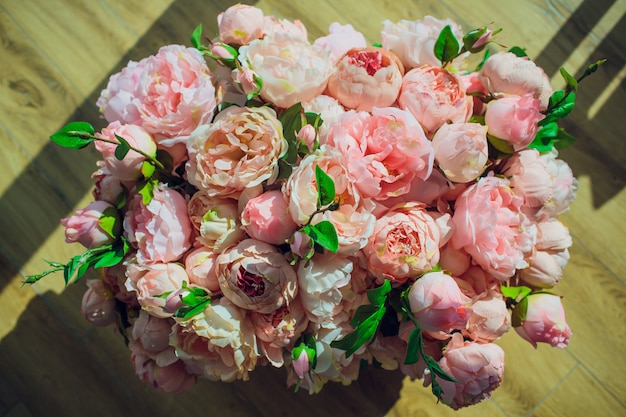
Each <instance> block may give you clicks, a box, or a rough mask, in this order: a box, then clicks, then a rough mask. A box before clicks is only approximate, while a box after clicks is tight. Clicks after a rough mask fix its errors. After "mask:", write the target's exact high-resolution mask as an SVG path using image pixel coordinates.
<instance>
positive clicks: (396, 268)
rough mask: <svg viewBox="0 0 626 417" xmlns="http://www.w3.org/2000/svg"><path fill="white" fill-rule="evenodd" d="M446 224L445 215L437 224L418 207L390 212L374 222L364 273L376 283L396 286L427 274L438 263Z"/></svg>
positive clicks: (396, 209) (366, 249) (417, 204)
mask: <svg viewBox="0 0 626 417" xmlns="http://www.w3.org/2000/svg"><path fill="white" fill-rule="evenodd" d="M449 220H450V215H448V214H446V215H444V216H442V217H441V218H439V219H438V220H437V219H436V218H435V217H433V216H431V214H430V213H429V212H427V211H426V206H424V205H423V204H421V203H406V204H404V205H399V206H396V207H394V208H392V209H390V210H389V211H387V212H386V213H385V214H384V215H383V216H381V217H380V218H379V219H378V220H377V221H376V226H375V229H374V234H373V235H372V237H371V238H370V240H369V243H368V245H367V246H366V247H365V248H364V253H365V256H366V258H367V265H368V269H369V270H370V272H371V273H372V274H374V276H376V277H377V278H378V279H379V280H380V281H383V280H385V279H388V280H390V281H392V282H396V283H402V282H406V281H407V280H413V279H416V278H417V277H419V276H420V275H422V274H423V273H425V272H428V271H430V270H431V269H433V267H434V266H435V265H437V263H438V262H439V248H440V247H441V246H443V244H444V243H445V240H444V237H445V235H446V233H447V227H446V226H447V223H448V222H449ZM442 226H443V227H442ZM444 228H445V230H443V229H444Z"/></svg>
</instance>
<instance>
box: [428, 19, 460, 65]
mask: <svg viewBox="0 0 626 417" xmlns="http://www.w3.org/2000/svg"><path fill="white" fill-rule="evenodd" d="M460 46H461V45H460V44H459V41H458V39H457V38H456V36H454V33H452V28H451V27H450V25H446V27H444V28H443V29H442V30H441V32H440V33H439V37H438V38H437V42H435V51H434V52H435V56H436V57H437V59H439V60H440V61H441V63H442V64H443V65H444V66H445V64H447V63H448V62H452V60H453V59H454V58H456V57H457V56H459V48H460Z"/></svg>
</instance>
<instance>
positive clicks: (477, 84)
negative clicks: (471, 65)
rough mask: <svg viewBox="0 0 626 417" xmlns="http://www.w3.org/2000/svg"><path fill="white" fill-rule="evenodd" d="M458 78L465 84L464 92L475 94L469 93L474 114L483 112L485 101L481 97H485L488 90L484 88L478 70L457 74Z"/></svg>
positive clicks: (478, 114)
mask: <svg viewBox="0 0 626 417" xmlns="http://www.w3.org/2000/svg"><path fill="white" fill-rule="evenodd" d="M459 78H460V79H461V81H463V84H464V85H465V93H466V94H468V95H470V93H474V94H475V95H471V97H472V101H473V102H474V105H473V113H474V115H477V116H480V115H483V114H484V113H485V108H486V103H485V102H484V101H483V100H482V98H484V97H486V96H487V95H488V94H489V91H487V89H486V88H485V86H484V85H483V83H482V81H481V80H480V73H479V72H475V71H474V72H469V73H464V74H459Z"/></svg>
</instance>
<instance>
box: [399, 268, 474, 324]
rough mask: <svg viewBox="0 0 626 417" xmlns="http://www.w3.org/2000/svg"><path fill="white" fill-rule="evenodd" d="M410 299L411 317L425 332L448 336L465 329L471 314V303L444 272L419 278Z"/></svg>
mask: <svg viewBox="0 0 626 417" xmlns="http://www.w3.org/2000/svg"><path fill="white" fill-rule="evenodd" d="M408 297H409V304H410V306H411V313H413V315H414V316H415V319H416V320H417V322H418V323H419V325H420V327H421V328H422V329H423V330H426V331H431V332H440V331H441V332H446V333H448V332H450V331H451V330H454V329H457V330H461V329H465V327H466V326H467V321H468V319H469V318H470V315H471V314H472V310H471V308H470V304H471V302H472V300H471V299H470V298H469V297H467V296H465V295H464V294H463V293H462V292H461V289H460V288H459V285H458V284H457V282H456V281H455V280H454V278H452V277H451V276H450V275H448V274H445V273H443V272H441V271H437V272H428V273H426V274H424V275H422V276H421V277H420V278H418V279H417V281H415V283H413V285H412V286H411V290H410V291H409V296H408Z"/></svg>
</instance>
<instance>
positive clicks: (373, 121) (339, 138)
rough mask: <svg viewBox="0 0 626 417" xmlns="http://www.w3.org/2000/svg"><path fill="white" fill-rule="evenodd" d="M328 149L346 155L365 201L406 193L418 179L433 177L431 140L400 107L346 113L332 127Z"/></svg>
mask: <svg viewBox="0 0 626 417" xmlns="http://www.w3.org/2000/svg"><path fill="white" fill-rule="evenodd" d="M326 144H328V145H330V146H333V147H335V148H337V149H338V150H339V151H340V152H341V153H342V154H343V155H344V159H345V161H346V162H347V168H348V175H349V176H350V179H351V180H352V181H353V182H354V184H356V186H357V188H358V189H359V191H360V193H361V195H362V196H364V197H370V198H374V199H378V200H384V199H387V198H390V197H397V196H400V195H403V194H406V193H407V192H409V190H410V186H411V182H412V181H413V180H414V179H415V178H419V179H421V180H426V179H427V178H428V177H429V176H430V174H431V172H432V167H433V150H432V146H431V144H430V141H428V139H426V136H425V135H424V132H423V131H422V128H421V126H420V125H419V123H417V121H416V120H415V118H414V117H413V116H412V115H411V113H409V112H408V111H402V110H400V109H397V108H391V107H387V108H375V109H373V110H372V113H371V114H370V113H367V112H356V111H350V112H347V113H345V114H344V115H342V116H341V117H340V118H339V119H338V120H337V121H336V122H335V123H334V124H333V125H332V126H331V127H330V130H329V132H328V135H327V138H326Z"/></svg>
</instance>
